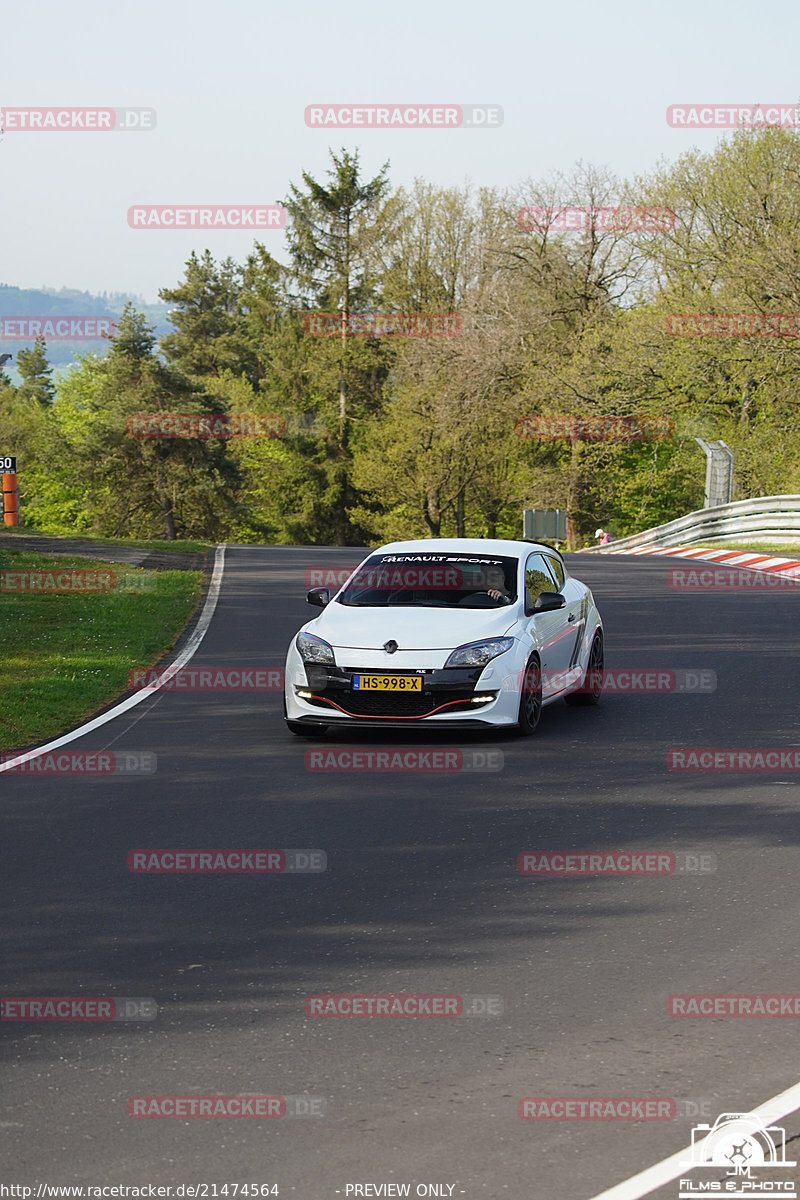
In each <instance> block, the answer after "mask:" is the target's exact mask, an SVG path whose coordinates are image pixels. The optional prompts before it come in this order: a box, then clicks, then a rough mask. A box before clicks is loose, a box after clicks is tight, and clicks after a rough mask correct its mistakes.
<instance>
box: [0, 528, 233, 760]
mask: <svg viewBox="0 0 800 1200" xmlns="http://www.w3.org/2000/svg"><path fill="white" fill-rule="evenodd" d="M224 570H225V543H224V542H221V543H220V544H219V545H218V546H217V549H216V552H215V554H214V570H213V571H212V573H211V583H210V584H209V588H208V595H207V596H206V602H205V604H204V605H203V611H202V612H201V614H200V620H199V621H198V622H197V625H196V626H195V629H194V632H193V633H192V636H191V637H190V638H189V640H188V642H187V643H186V645H185V646H184V648H183V650H181V652H180V654H179V655H178V657H177V658H176V659H175V660H174V661H173V662H172V663H170V665H169V666H168V667H165V668H164V670H163V671H159V682H158V684H156V685H154V686H151V687H146V688H142V689H141V691H139V692H136V693H134V695H133V696H128V697H127V699H125V700H121V701H120V702H119V704H115V705H114V707H113V708H109V710H108V712H104V713H101V714H100V716H99V717H94V718H93V719H92V720H91V721H87V722H86V724H85V725H80V726H79V727H78V728H77V729H73V730H72V732H71V733H65V734H64V735H63V736H62V737H60V738H56V739H55V741H52V742H48V743H47V744H46V745H44V746H37V747H36V748H35V749H34V750H26V751H25V752H24V753H23V754H19V755H17V757H16V758H12V759H10V760H9V761H8V762H0V773H2V772H3V771H10V770H11V769H12V768H13V767H17V766H19V765H20V764H21V763H25V762H28V761H29V759H31V758H38V757H39V756H40V755H42V754H47V753H49V752H50V751H51V750H57V749H58V747H59V746H66V745H67V743H68V742H74V741H75V739H76V738H79V737H83V736H84V734H87V733H91V732H92V730H93V729H99V728H100V726H101V725H105V724H106V723H107V722H108V721H113V720H114V718H115V717H119V716H121V715H122V713H124V712H127V711H128V710H129V709H131V708H134V707H135V706H136V705H137V704H141V703H142V701H143V700H147V699H148V697H149V696H152V695H153V693H154V692H157V691H158V690H159V688H160V687H162V686H163V685H164V683H166V682H167V681H168V680H169V679H171V678H172V676H173V675H174V674H175V673H176V672H177V671H180V670H181V668H182V667H185V666H186V664H187V663H188V662H189V661H190V660H191V659H192V658H193V657H194V655H195V653H196V652H197V650H198V648H199V646H200V643H201V642H202V640H203V638H204V637H205V636H206V632H207V631H208V627H209V625H210V624H211V618H212V617H213V616H214V610H215V609H216V607H217V600H218V599H219V593H220V588H221V587H222V575H223V572H224Z"/></svg>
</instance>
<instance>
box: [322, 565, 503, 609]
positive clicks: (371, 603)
mask: <svg viewBox="0 0 800 1200" xmlns="http://www.w3.org/2000/svg"><path fill="white" fill-rule="evenodd" d="M516 598H517V560H516V559H515V558H501V557H498V556H496V555H483V554H426V553H424V552H421V553H418V554H413V553H408V554H373V556H372V557H371V558H368V559H367V561H366V562H365V563H363V564H362V565H361V566H360V567H359V568H358V570H357V571H356V573H355V575H354V576H353V577H352V579H350V580H349V582H348V584H347V586H346V587H345V589H344V591H343V592H342V594H341V595H340V596H339V597H338V602H339V604H345V605H348V606H350V607H354V608H386V607H388V606H389V605H397V606H398V607H405V608H503V607H504V606H505V605H508V604H513V603H514V601H515V600H516Z"/></svg>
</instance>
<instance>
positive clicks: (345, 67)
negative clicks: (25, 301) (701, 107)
mask: <svg viewBox="0 0 800 1200" xmlns="http://www.w3.org/2000/svg"><path fill="white" fill-rule="evenodd" d="M2 33H3V38H2V50H3V57H2V81H3V82H2V87H1V88H0V106H2V108H3V109H4V110H8V109H13V110H17V109H21V108H47V107H49V108H59V109H61V108H67V107H71V108H81V107H90V108H107V107H109V106H110V107H113V108H120V107H128V108H133V109H154V110H155V113H156V117H155V122H156V123H155V128H153V129H149V130H144V131H136V132H133V131H127V130H126V131H121V130H116V129H114V130H111V131H108V132H102V131H98V132H94V131H89V130H83V131H53V132H49V131H48V132H45V131H28V130H23V129H19V128H17V129H12V128H10V127H9V128H6V129H5V132H4V133H3V134H2V136H1V137H0V171H1V172H2V174H1V175H0V228H1V229H2V235H1V236H2V246H3V253H2V259H1V260H0V283H5V284H10V285H14V286H17V287H32V288H38V287H50V288H61V287H69V288H77V289H81V290H86V291H90V292H95V293H98V292H103V291H109V292H131V293H134V294H135V295H139V296H141V297H142V298H143V299H144V300H145V301H147V302H153V301H155V300H157V298H158V289H159V288H162V287H174V286H175V285H176V284H177V283H178V282H179V281H180V279H181V278H182V276H183V271H184V264H185V262H186V259H187V258H188V256H189V254H190V253H191V251H192V250H197V251H202V250H204V249H206V248H208V249H209V250H210V251H211V253H212V254H213V255H214V257H215V258H224V257H226V256H228V255H230V256H231V257H233V258H234V259H235V260H237V261H240V262H241V261H243V260H244V259H245V257H246V255H247V253H248V252H249V250H250V249H251V247H252V244H253V241H254V239H255V238H256V237H257V238H258V239H259V240H260V241H262V242H263V243H264V244H265V245H266V246H267V248H268V249H269V250H270V251H271V252H272V253H273V254H274V255H275V256H276V257H278V258H280V259H281V260H283V261H286V252H285V241H284V234H283V233H282V232H281V231H280V230H279V229H275V228H265V229H263V230H261V231H259V232H258V233H254V232H253V231H252V230H248V229H221V228H213V229H191V228H157V227H153V226H150V225H148V226H147V227H144V228H131V227H129V224H128V210H129V209H130V208H131V207H132V206H156V205H168V206H175V205H179V206H190V205H201V206H208V205H214V206H216V205H231V206H236V207H240V208H241V207H246V206H249V207H250V208H252V207H253V206H256V205H275V204H278V203H280V201H281V200H282V199H284V198H285V197H286V195H287V193H288V190H289V185H290V183H295V184H298V185H299V184H301V183H302V178H301V176H302V172H303V171H307V172H309V173H310V174H311V175H312V176H314V177H315V178H317V179H318V180H320V181H324V180H325V176H326V172H327V170H328V167H329V153H328V151H329V148H332V149H335V150H337V151H338V150H339V149H340V148H341V147H346V148H347V149H349V150H355V149H358V150H359V152H360V157H361V165H362V169H363V172H364V176H365V177H366V178H371V177H372V176H373V175H375V174H377V172H378V171H379V169H380V167H381V166H382V165H383V163H384V162H386V161H387V160H388V161H389V177H390V180H391V182H392V184H394V185H401V184H402V185H409V184H411V183H412V182H413V180H414V178H415V177H416V176H421V177H423V178H425V179H426V180H428V181H430V182H432V183H434V184H436V185H440V186H443V187H446V186H453V185H459V184H462V183H464V182H465V181H468V180H469V181H471V182H472V183H473V184H474V185H475V186H482V185H487V186H493V185H494V186H498V187H501V188H502V187H506V186H513V185H516V184H520V183H521V182H522V181H523V180H525V179H545V178H546V177H547V176H548V175H549V174H550V173H551V172H554V171H559V170H561V171H569V170H570V169H571V168H572V167H573V166H574V164H575V163H576V162H578V161H579V160H582V161H583V162H584V163H591V164H594V165H595V166H598V167H607V168H609V169H610V170H611V171H612V172H614V174H616V175H618V176H620V177H622V178H631V177H633V176H635V175H637V174H640V173H645V172H649V171H651V170H652V169H653V168H654V167H656V166H657V164H658V162H659V160H660V159H666V160H668V161H673V160H674V159H676V158H677V157H678V156H679V155H680V154H681V153H683V152H684V151H686V150H688V149H690V148H691V147H692V146H697V147H699V148H700V149H701V150H704V151H711V150H713V148H714V146H715V145H716V144H717V142H718V141H719V140H720V139H722V138H723V137H726V136H730V134H729V133H726V132H725V131H724V130H721V129H718V128H717V129H715V128H711V129H699V130H698V129H692V130H689V129H680V128H670V126H669V125H668V124H667V119H666V110H667V107H668V106H669V105H671V104H682V103H687V104H688V103H694V104H701V103H702V104H715V105H721V104H726V105H727V104H736V105H740V104H741V105H747V104H758V103H762V104H773V103H774V104H783V105H794V104H796V103H797V101H798V99H799V98H800V76H799V74H798V65H797V63H798V57H797V47H798V45H799V44H800V6H798V5H797V0H773V3H772V4H771V5H769V7H768V8H766V9H764V10H761V11H759V10H758V8H757V7H756V6H754V5H753V4H752V3H744V2H741V0H705V2H704V3H702V4H700V3H689V2H688V0H669V2H668V3H660V4H652V3H650V4H648V3H644V2H642V0H637V2H636V3H634V2H632V0H602V2H598V0H547V3H542V2H541V0H526V3H524V4H523V3H522V2H521V0H506V2H505V3H502V4H499V3H486V2H485V3H480V2H478V0H460V2H459V3H458V4H453V3H449V4H446V5H445V4H441V5H439V6H438V7H437V5H436V4H433V3H431V2H430V0H402V2H401V3H394V4H389V3H374V2H373V3H369V4H362V3H358V2H357V0H351V2H348V3H345V4H341V3H332V2H331V0H327V2H324V3H323V2H320V0H301V2H299V3H297V2H296V3H294V4H292V5H278V4H275V3H272V2H271V0H266V2H264V0H260V2H259V0H215V2H214V3H211V2H209V0H158V2H156V0H136V2H135V3H131V4H122V5H117V4H110V3H108V2H107V0H104V2H103V3H95V2H94V0H83V2H82V0H38V2H36V3H32V4H29V5H22V4H17V5H13V6H10V7H8V8H7V9H6V10H5V12H4V15H3V29H2ZM336 104H348V105H349V104H360V105H368V104H391V105H402V106H408V105H419V104H440V105H447V106H451V107H452V106H455V105H469V104H476V105H491V106H498V107H500V108H501V109H502V124H495V125H493V126H491V127H486V126H484V127H480V128H474V127H472V128H465V127H458V128H452V127H438V128H434V127H431V128H424V129H415V128H388V129H386V128H360V129H358V130H357V131H356V130H350V129H330V128H310V127H308V126H307V125H306V123H305V110H306V107H307V106H309V105H324V106H329V105H336ZM15 119H16V120H17V121H19V120H20V118H19V117H17V118H15ZM4 124H5V122H4Z"/></svg>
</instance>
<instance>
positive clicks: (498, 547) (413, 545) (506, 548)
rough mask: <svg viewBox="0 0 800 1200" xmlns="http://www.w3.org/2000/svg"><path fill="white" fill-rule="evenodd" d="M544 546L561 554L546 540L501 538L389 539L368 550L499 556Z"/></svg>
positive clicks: (524, 553)
mask: <svg viewBox="0 0 800 1200" xmlns="http://www.w3.org/2000/svg"><path fill="white" fill-rule="evenodd" d="M536 549H539V550H547V551H549V552H550V553H551V554H555V555H557V556H558V558H561V557H562V556H561V553H560V552H559V551H558V550H556V549H555V548H554V547H553V546H548V545H547V543H546V542H530V541H512V540H511V539H505V538H417V539H416V540H415V541H410V542H389V543H387V545H385V546H378V547H376V549H375V550H372V551H371V553H372V554H413V553H418V554H419V553H428V554H459V553H461V554H495V555H497V556H498V557H503V558H525V557H526V556H527V555H528V554H531V553H532V552H533V551H534V550H536Z"/></svg>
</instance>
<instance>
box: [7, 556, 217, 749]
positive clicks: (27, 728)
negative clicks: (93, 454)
mask: <svg viewBox="0 0 800 1200" xmlns="http://www.w3.org/2000/svg"><path fill="white" fill-rule="evenodd" d="M3 549H4V550H5V553H4V555H3V561H2V564H0V565H2V569H3V571H4V572H5V573H6V574H5V575H4V576H3V579H2V584H0V629H2V641H3V653H2V658H1V659H0V751H6V750H12V749H18V748H20V747H23V746H29V745H31V744H32V743H36V742H41V741H45V740H46V739H48V738H51V737H55V736H57V735H58V734H59V733H63V732H64V731H65V730H67V729H71V728H72V727H73V726H74V725H77V724H78V723H79V722H80V721H81V720H82V719H84V718H86V717H88V716H90V715H91V714H92V713H95V712H97V711H98V710H99V709H101V708H103V707H105V705H107V704H109V703H110V702H111V701H112V700H114V699H115V697H117V696H119V695H121V694H122V693H123V692H125V691H126V690H127V688H128V672H129V671H130V670H131V668H132V667H143V666H150V665H151V664H152V663H154V662H156V661H157V660H158V659H159V658H160V656H161V655H162V654H164V653H165V652H166V651H167V650H169V649H170V648H171V647H172V646H174V645H175V642H176V641H177V639H178V637H179V635H180V633H181V631H182V630H183V629H184V627H185V625H186V623H187V621H188V620H189V618H190V617H191V615H192V613H193V611H194V609H195V608H196V606H197V604H198V601H199V599H200V595H201V588H202V578H203V577H202V573H201V572H200V571H143V570H141V569H140V568H137V567H126V566H120V565H118V564H117V563H114V564H109V565H108V566H106V565H105V564H104V563H100V562H98V561H97V559H84V558H78V557H73V556H71V555H70V556H68V557H67V556H64V555H59V556H58V557H57V558H54V557H47V556H45V555H40V554H35V553H32V552H29V551H14V550H13V549H12V548H11V547H9V546H8V545H5V546H4V547H3ZM73 570H75V571H86V572H92V573H94V574H96V575H99V573H100V572H105V573H106V574H108V575H110V576H111V577H112V578H113V583H114V586H113V589H112V590H107V591H83V592H81V591H60V592H49V593H48V592H43V591H37V590H34V591H28V590H26V591H22V590H19V589H20V585H21V580H20V579H19V578H17V579H14V578H9V575H8V573H9V572H28V571H36V572H42V574H43V577H44V576H45V575H46V573H47V572H52V574H53V576H54V577H58V576H61V577H62V580H63V577H64V574H65V573H66V574H67V575H70V577H71V572H72V571H73ZM55 582H56V584H57V583H58V580H57V578H56V579H55ZM71 582H72V581H71ZM9 585H10V587H11V588H14V587H16V589H17V590H9ZM26 586H28V587H29V586H30V582H29V581H26ZM39 586H40V587H46V586H48V583H47V581H46V580H44V579H43V583H42V584H40V585H39ZM72 586H74V583H72ZM100 586H106V587H109V586H110V584H109V583H108V582H106V581H103V582H101V583H100Z"/></svg>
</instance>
